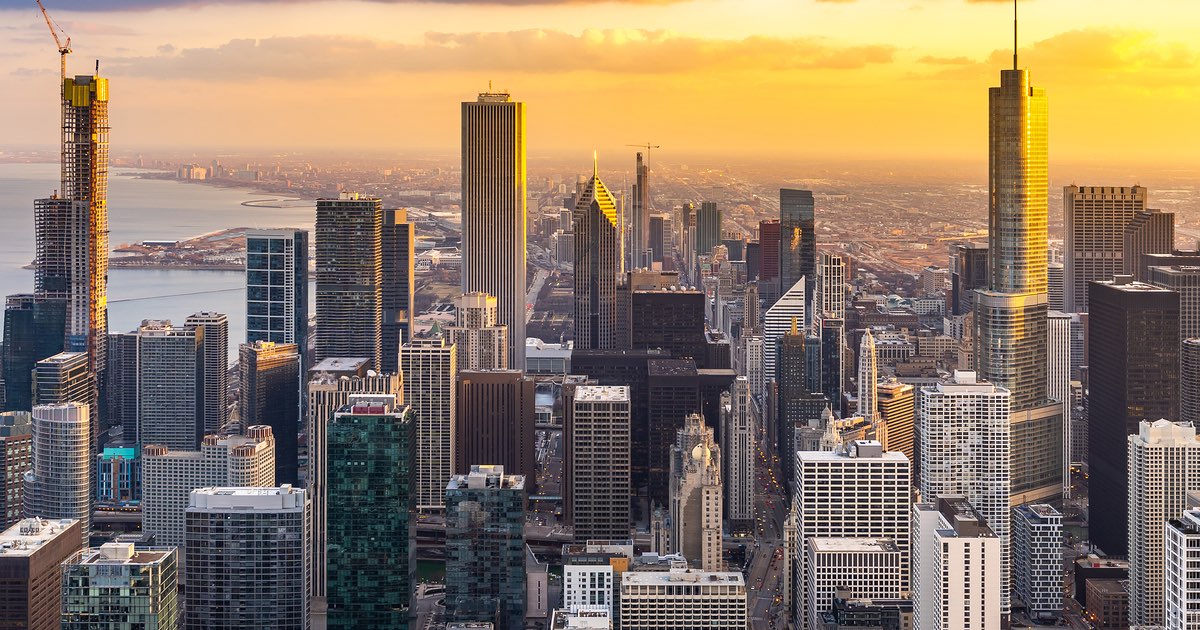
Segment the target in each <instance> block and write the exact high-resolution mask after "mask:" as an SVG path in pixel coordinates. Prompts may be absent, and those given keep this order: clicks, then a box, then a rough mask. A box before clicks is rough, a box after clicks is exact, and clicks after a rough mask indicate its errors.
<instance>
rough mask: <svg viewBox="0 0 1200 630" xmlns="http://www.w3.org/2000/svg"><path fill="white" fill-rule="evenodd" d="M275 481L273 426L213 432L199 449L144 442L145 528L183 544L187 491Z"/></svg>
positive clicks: (162, 542)
mask: <svg viewBox="0 0 1200 630" xmlns="http://www.w3.org/2000/svg"><path fill="white" fill-rule="evenodd" d="M274 485H275V438H274V437H273V436H272V435H271V428H270V427H265V426H249V427H246V435H231V436H227V437H220V436H216V435H208V436H205V437H204V443H203V444H201V445H200V449H199V450H190V449H187V450H179V451H174V450H170V449H168V448H167V447H165V446H159V445H154V444H146V445H143V446H142V531H143V532H145V533H147V534H153V535H154V538H155V541H156V542H157V543H158V544H160V545H171V546H175V547H183V546H184V544H185V540H186V538H185V536H184V532H185V528H184V516H185V514H186V510H187V505H188V494H189V493H190V492H191V491H192V490H195V489H196V488H208V487H217V486H220V487H227V486H228V487H234V486H237V487H268V486H274Z"/></svg>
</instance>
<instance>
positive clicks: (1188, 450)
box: [1093, 420, 1200, 626]
mask: <svg viewBox="0 0 1200 630" xmlns="http://www.w3.org/2000/svg"><path fill="white" fill-rule="evenodd" d="M1127 444H1128V448H1129V476H1128V477H1127V483H1128V488H1129V507H1128V512H1127V513H1128V514H1129V621H1130V623H1132V624H1133V625H1135V626H1138V625H1140V626H1151V625H1162V624H1163V621H1164V619H1163V605H1164V600H1163V576H1164V571H1165V569H1164V559H1165V553H1164V548H1163V536H1164V533H1163V532H1164V528H1163V523H1165V522H1167V521H1168V520H1170V519H1177V518H1179V517H1180V516H1181V515H1182V514H1183V512H1184V510H1185V509H1187V507H1188V506H1187V494H1188V492H1189V491H1194V490H1200V441H1197V439H1196V427H1195V426H1193V425H1192V424H1191V423H1182V422H1181V423H1174V422H1170V421H1168V420H1156V421H1154V422H1152V423H1151V422H1146V421H1144V420H1143V421H1142V422H1140V423H1138V433H1137V434H1136V435H1131V436H1129V438H1128V442H1127ZM1093 478H1094V477H1093Z"/></svg>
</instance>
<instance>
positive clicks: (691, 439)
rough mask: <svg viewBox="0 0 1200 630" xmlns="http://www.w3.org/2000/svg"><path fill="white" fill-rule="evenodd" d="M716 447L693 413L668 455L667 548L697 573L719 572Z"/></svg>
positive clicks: (720, 498)
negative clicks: (668, 543)
mask: <svg viewBox="0 0 1200 630" xmlns="http://www.w3.org/2000/svg"><path fill="white" fill-rule="evenodd" d="M724 505H725V497H724V486H723V485H722V483H721V448H720V447H719V446H717V443H716V441H715V440H714V439H713V430H712V429H711V428H709V427H707V426H705V424H704V418H703V417H702V416H700V415H699V414H691V415H689V416H688V417H687V419H686V420H684V424H683V428H682V429H680V430H679V433H678V437H677V438H676V442H675V448H673V449H672V450H671V479H670V502H669V506H670V510H671V512H670V513H671V546H672V550H673V551H674V552H675V553H678V554H680V555H682V556H683V557H684V558H687V560H688V563H689V564H690V565H692V566H698V567H700V570H701V571H720V570H721V569H723V568H724V564H725V563H724V560H723V556H722V548H721V541H722V539H723V536H722V534H723V531H724V530H723V527H724V520H725V514H724Z"/></svg>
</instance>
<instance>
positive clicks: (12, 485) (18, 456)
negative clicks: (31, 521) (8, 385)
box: [0, 411, 33, 529]
mask: <svg viewBox="0 0 1200 630" xmlns="http://www.w3.org/2000/svg"><path fill="white" fill-rule="evenodd" d="M32 466H33V423H32V414H30V413H29V412H28V411H7V412H4V413H0V527H3V528H5V529H7V528H9V527H10V526H12V524H13V523H16V522H17V521H19V520H21V509H22V505H21V504H22V502H23V497H24V496H25V473H26V472H28V471H29V469H30V468H31V467H32Z"/></svg>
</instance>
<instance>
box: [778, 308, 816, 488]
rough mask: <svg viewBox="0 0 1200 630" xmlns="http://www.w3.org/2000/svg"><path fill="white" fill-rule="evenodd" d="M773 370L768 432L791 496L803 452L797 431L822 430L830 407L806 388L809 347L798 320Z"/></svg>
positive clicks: (782, 347) (784, 482)
mask: <svg viewBox="0 0 1200 630" xmlns="http://www.w3.org/2000/svg"><path fill="white" fill-rule="evenodd" d="M776 369H777V370H778V373H777V374H775V383H776V389H775V391H776V392H777V395H776V397H775V406H776V408H777V410H776V413H775V427H773V430H772V428H770V427H769V428H768V429H769V431H770V435H771V436H772V437H774V439H775V451H776V453H777V454H778V456H779V466H780V468H781V469H782V471H783V479H782V480H781V481H782V483H783V487H784V491H785V492H786V493H787V494H788V496H791V494H792V492H793V490H794V488H793V486H792V483H793V482H794V481H795V479H794V478H793V475H794V474H795V469H796V468H795V463H796V451H798V450H805V449H800V448H797V447H796V430H797V429H804V428H818V429H822V428H824V427H822V426H821V424H820V420H821V414H822V413H823V412H824V411H825V408H826V407H828V406H829V401H828V400H826V399H825V397H824V396H822V395H821V394H820V393H819V392H813V391H812V390H810V389H809V387H808V385H809V379H808V348H807V344H806V340H805V336H804V332H803V331H802V330H801V329H800V328H799V318H797V320H795V321H794V322H793V326H792V330H791V331H790V332H788V333H787V334H786V335H784V336H783V338H782V339H780V340H779V358H778V362H777V363H776Z"/></svg>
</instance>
